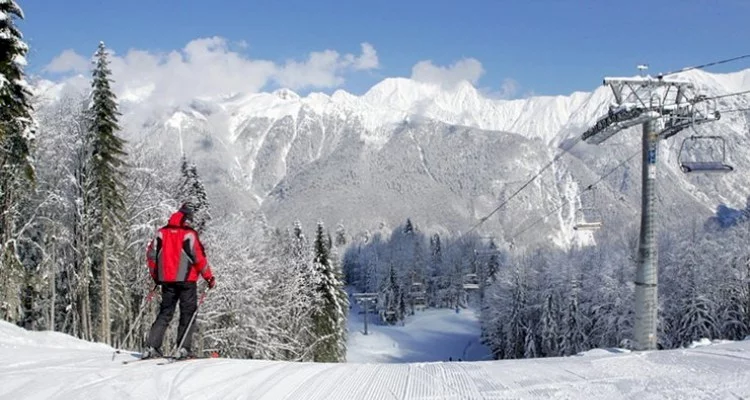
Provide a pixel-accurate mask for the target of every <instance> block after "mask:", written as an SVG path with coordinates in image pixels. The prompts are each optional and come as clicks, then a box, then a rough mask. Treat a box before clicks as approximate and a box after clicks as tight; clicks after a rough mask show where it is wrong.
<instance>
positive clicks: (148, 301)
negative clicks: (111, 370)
mask: <svg viewBox="0 0 750 400" xmlns="http://www.w3.org/2000/svg"><path fill="white" fill-rule="evenodd" d="M158 287H159V285H154V288H153V289H151V290H150V291H149V292H148V294H147V295H146V297H145V298H144V299H143V305H142V306H141V310H140V311H139V312H138V316H137V317H136V318H135V322H133V325H132V326H131V327H130V332H128V335H127V336H125V340H123V341H122V344H126V343H127V342H128V340H130V336H132V335H133V331H135V327H136V326H138V322H140V321H141V317H143V311H145V310H146V306H147V305H148V303H150V302H151V299H152V298H153V297H154V294H155V293H156V289H157V288H158ZM115 354H120V350H119V349H118V350H115V353H114V354H112V360H113V361H114V359H115Z"/></svg>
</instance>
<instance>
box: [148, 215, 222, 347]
mask: <svg viewBox="0 0 750 400" xmlns="http://www.w3.org/2000/svg"><path fill="white" fill-rule="evenodd" d="M192 220H193V207H192V206H191V205H190V204H187V203H186V204H183V205H182V206H181V207H180V209H179V210H178V211H177V212H175V213H174V214H172V216H171V217H170V218H169V222H168V224H167V225H166V226H164V227H162V228H160V229H159V230H158V231H157V232H156V236H155V237H154V238H153V239H152V240H151V243H149V245H148V249H147V251H146V260H147V263H148V269H149V273H150V274H151V278H152V279H153V280H154V282H155V283H156V284H157V285H160V286H161V304H160V306H159V315H158V316H157V317H156V321H154V323H153V325H152V326H151V330H150V331H149V334H148V340H147V342H146V345H147V346H148V347H147V348H146V350H145V351H144V352H143V356H142V358H143V359H146V358H151V357H161V356H162V353H161V344H162V341H163V340H164V332H165V331H166V330H167V327H168V326H169V323H170V321H172V316H173V315H174V312H175V308H176V307H177V303H178V302H179V303H180V324H179V326H178V328H177V337H178V341H180V340H183V335H184V340H183V345H182V347H181V348H180V349H179V350H178V353H177V358H185V357H192V356H193V354H192V352H191V350H190V344H191V337H192V334H193V331H194V330H195V322H193V325H191V327H190V330H189V331H188V332H186V328H187V326H188V324H189V323H190V320H191V319H192V317H193V314H194V313H195V312H196V310H197V309H198V304H197V297H198V295H197V286H198V285H197V281H198V275H200V276H202V277H203V279H205V280H206V282H208V288H209V289H213V288H214V286H216V279H214V276H213V273H212V272H211V267H209V265H208V261H207V260H206V255H205V253H204V249H203V245H202V244H201V242H200V240H199V239H198V232H196V231H195V230H193V229H192V228H191V227H190V225H189V224H190V223H191V222H192ZM178 343H179V342H178Z"/></svg>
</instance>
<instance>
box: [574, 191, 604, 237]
mask: <svg viewBox="0 0 750 400" xmlns="http://www.w3.org/2000/svg"><path fill="white" fill-rule="evenodd" d="M588 190H591V191H592V195H591V205H592V206H589V207H580V208H578V209H577V210H576V213H575V224H574V225H573V229H574V230H576V231H595V230H598V229H599V228H601V227H602V225H603V218H602V214H601V213H600V212H599V210H598V209H596V208H595V207H593V206H594V205H596V192H594V191H593V189H592V186H591V185H589V186H588V187H587V188H586V189H584V191H583V192H581V193H584V192H586V191H588Z"/></svg>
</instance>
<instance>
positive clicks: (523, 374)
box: [0, 322, 750, 400]
mask: <svg viewBox="0 0 750 400" xmlns="http://www.w3.org/2000/svg"><path fill="white" fill-rule="evenodd" d="M129 357H130V356H128V355H121V356H119V358H118V359H116V360H115V361H112V350H111V349H109V348H107V347H106V346H103V345H100V344H92V343H86V342H82V341H79V340H76V339H73V338H70V337H67V336H64V335H60V334H56V333H50V332H27V331H24V330H22V329H20V328H17V327H15V326H13V325H10V324H8V323H5V322H2V323H0V360H1V361H2V362H0V382H1V384H0V398H2V399H6V398H7V399H14V400H15V399H157V398H158V399H274V400H281V399H326V400H336V399H346V400H351V399H368V400H377V399H506V398H524V399H525V398H542V399H550V398H552V399H582V398H592V399H618V398H636V399H639V400H645V399H664V398H670V399H688V398H689V399H724V398H734V399H736V398H748V397H750V341H744V342H736V343H726V344H717V345H711V346H705V347H698V348H695V349H688V350H673V351H660V352H644V353H622V354H616V353H611V352H608V351H605V350H595V351H592V352H589V353H587V354H585V355H582V356H576V357H569V358H556V359H538V360H518V361H485V362H452V363H414V364H312V363H289V362H275V361H248V360H228V359H207V360H193V361H186V362H182V363H176V364H171V365H162V366H159V365H156V363H157V362H159V361H156V360H151V361H144V362H141V363H136V364H130V365H122V364H121V363H120V362H119V360H121V359H123V358H129Z"/></svg>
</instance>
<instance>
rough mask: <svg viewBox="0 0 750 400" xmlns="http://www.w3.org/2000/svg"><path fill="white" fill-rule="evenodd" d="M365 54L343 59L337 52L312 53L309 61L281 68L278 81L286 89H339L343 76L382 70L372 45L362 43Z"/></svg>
mask: <svg viewBox="0 0 750 400" xmlns="http://www.w3.org/2000/svg"><path fill="white" fill-rule="evenodd" d="M361 46H362V54H361V55H360V56H359V57H357V56H355V55H354V54H346V55H344V56H342V55H340V54H339V53H338V52H336V51H334V50H325V51H316V52H312V53H310V56H309V57H308V59H307V61H304V62H297V61H294V60H290V61H287V62H286V64H285V65H284V66H283V67H281V68H279V70H278V72H277V74H276V76H275V78H274V79H275V80H276V81H277V82H278V83H279V84H280V85H281V86H285V87H290V88H292V89H295V88H305V87H336V86H341V85H342V84H343V83H344V77H343V76H342V75H343V72H344V71H346V70H348V69H352V70H355V71H361V70H369V69H375V68H378V64H379V62H378V55H377V52H376V51H375V48H374V47H372V45H371V44H369V43H362V44H361Z"/></svg>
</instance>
